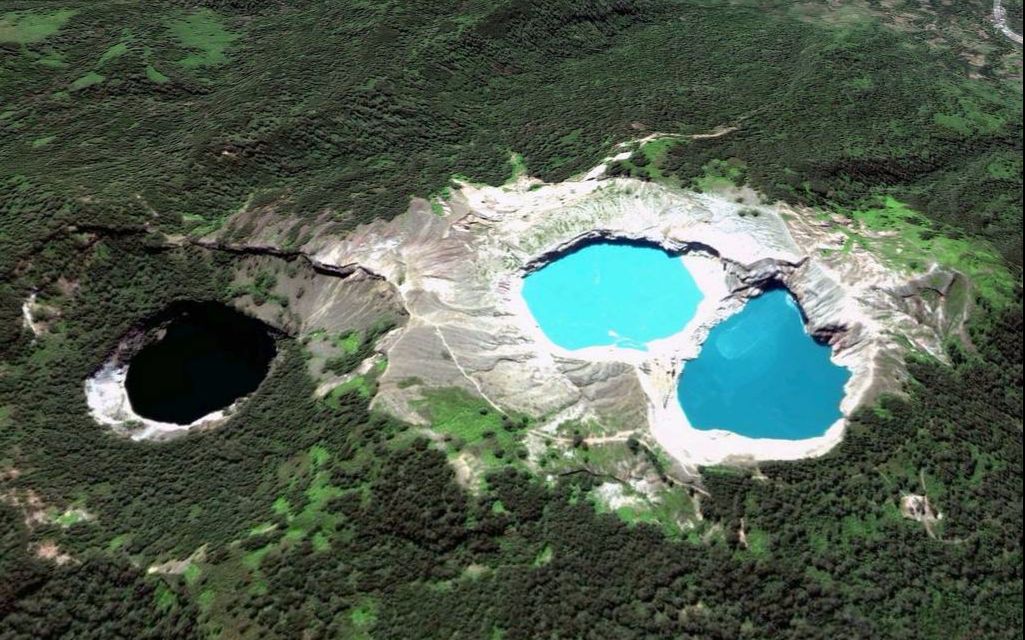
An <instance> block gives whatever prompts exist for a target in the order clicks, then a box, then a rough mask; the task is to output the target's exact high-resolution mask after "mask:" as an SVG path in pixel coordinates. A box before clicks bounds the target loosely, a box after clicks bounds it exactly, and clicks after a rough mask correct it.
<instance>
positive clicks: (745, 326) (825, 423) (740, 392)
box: [677, 289, 851, 440]
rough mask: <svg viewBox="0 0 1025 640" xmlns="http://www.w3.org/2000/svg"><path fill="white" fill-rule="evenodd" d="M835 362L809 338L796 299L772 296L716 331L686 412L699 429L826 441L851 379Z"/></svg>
mask: <svg viewBox="0 0 1025 640" xmlns="http://www.w3.org/2000/svg"><path fill="white" fill-rule="evenodd" d="M829 355H830V348H829V347H828V346H827V345H824V344H822V343H820V342H817V341H816V340H815V339H814V338H812V337H811V336H810V335H809V334H808V333H807V332H806V331H805V328H804V320H803V317H802V315H801V311H800V309H799V307H798V306H797V302H796V301H795V300H794V299H793V297H792V296H791V295H790V294H789V293H788V292H787V291H785V290H781V289H775V290H771V291H769V292H767V293H765V294H762V295H761V296H759V297H757V298H754V299H752V300H750V301H749V302H748V303H747V304H746V305H745V306H744V308H743V309H742V310H741V311H740V312H739V313H737V314H735V315H733V316H731V317H729V318H727V319H726V320H724V321H723V322H721V323H720V324H718V325H716V326H715V327H713V328H712V330H711V331H710V332H709V334H708V338H707V339H706V340H705V343H704V344H703V345H702V347H701V352H700V353H699V354H698V357H697V358H695V359H694V360H691V361H690V362H688V363H687V364H686V365H685V366H684V369H683V375H682V376H681V377H680V382H679V387H678V391H677V394H678V397H679V400H680V405H681V406H682V407H683V411H684V413H685V414H686V415H687V419H688V420H689V421H690V423H691V424H692V425H693V426H694V428H696V429H702V430H707V429H726V430H728V431H732V432H734V433H738V434H740V435H743V436H747V437H749V438H778V439H783V440H801V439H804V438H812V437H815V436H820V435H822V434H823V433H825V432H826V430H827V429H828V428H829V426H830V425H831V424H832V423H833V422H835V421H836V420H837V419H838V418H839V417H840V416H841V413H840V401H841V400H842V399H843V393H844V391H843V388H844V384H846V382H847V379H848V378H850V375H851V374H850V371H848V370H847V369H845V368H844V367H840V366H837V365H835V364H833V362H832V361H831V360H830V359H829Z"/></svg>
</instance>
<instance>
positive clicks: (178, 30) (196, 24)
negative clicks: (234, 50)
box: [169, 9, 239, 69]
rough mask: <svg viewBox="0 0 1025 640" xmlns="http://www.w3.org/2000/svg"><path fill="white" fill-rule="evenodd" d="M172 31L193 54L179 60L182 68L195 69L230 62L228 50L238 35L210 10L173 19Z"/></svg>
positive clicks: (202, 10)
mask: <svg viewBox="0 0 1025 640" xmlns="http://www.w3.org/2000/svg"><path fill="white" fill-rule="evenodd" d="M169 27H170V29H171V32H172V33H173V34H174V36H175V37H176V38H177V39H178V41H179V42H181V43H182V45H184V46H185V47H187V48H189V49H193V50H194V53H191V54H189V55H188V56H186V57H185V58H182V59H181V60H179V61H178V63H179V64H181V65H182V66H183V67H187V68H190V69H195V68H198V67H209V66H214V65H219V64H222V63H224V62H226V61H227V59H228V58H227V56H226V55H225V53H224V52H225V51H226V50H227V49H228V47H229V46H231V44H232V43H233V42H235V40H237V39H238V38H239V34H237V33H232V32H231V31H228V30H227V29H225V28H224V24H223V23H222V22H221V17H220V16H219V15H218V14H217V13H215V12H214V11H212V10H210V9H200V10H199V11H196V12H195V13H192V14H190V15H188V16H186V17H185V18H181V19H177V20H173V21H171V23H170V25H169Z"/></svg>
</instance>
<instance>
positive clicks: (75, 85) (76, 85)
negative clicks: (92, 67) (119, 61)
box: [70, 71, 106, 91]
mask: <svg viewBox="0 0 1025 640" xmlns="http://www.w3.org/2000/svg"><path fill="white" fill-rule="evenodd" d="M105 79H106V78H105V77H104V76H102V75H100V74H98V73H96V72H95V71H90V72H89V73H87V74H85V75H84V76H82V77H81V78H79V79H78V80H75V81H74V82H72V83H71V86H70V89H71V90H72V91H80V90H82V89H85V88H86V87H91V86H93V85H94V84H99V83H101V82H103V81H104V80H105Z"/></svg>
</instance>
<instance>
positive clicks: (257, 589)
mask: <svg viewBox="0 0 1025 640" xmlns="http://www.w3.org/2000/svg"><path fill="white" fill-rule="evenodd" d="M934 4H935V6H932V4H927V5H920V4H919V3H917V2H915V3H912V2H900V1H899V0H898V1H896V2H886V3H883V2H877V1H875V0H868V1H866V2H852V3H843V4H842V6H838V7H832V8H830V9H825V8H819V7H815V6H811V5H802V4H796V3H788V2H783V1H781V0H763V1H755V0H737V1H735V2H713V1H710V0H683V1H679V2H671V1H669V0H664V1H663V0H639V1H636V2H631V1H628V0H616V1H599V0H591V1H585V2H559V1H554V0H553V1H520V2H514V1H501V2H485V1H476V0H470V1H467V2H459V3H446V2H432V3H400V2H396V3H389V2H357V1H353V2H316V1H314V0H299V1H296V2H278V1H273V0H249V1H246V0H206V1H188V0H180V1H173V2H172V1H166V2H153V3H146V4H144V5H143V4H133V3H118V2H102V1H101V2H71V1H69V2H40V1H16V0H15V1H12V0H0V95H2V96H3V99H2V102H0V151H2V153H0V180H2V181H3V187H2V188H0V274H2V275H0V495H2V496H3V500H2V504H0V639H3V640H6V639H7V638H11V639H15V638H18V639H21V638H50V637H66V638H192V637H197V638H198V637H204V638H206V637H223V638H235V637H245V638H268V637H280V638H293V637H298V636H300V635H301V636H302V637H306V638H311V639H313V638H435V637H436V638H456V637H458V638H504V639H506V640H512V639H527V638H540V637H547V638H585V637H588V638H662V637H664V638H681V637H686V638H691V637H693V638H723V639H735V638H752V639H754V638H829V639H830V640H835V639H841V638H852V639H853V638H1017V637H1020V636H1021V633H1022V628H1023V621H1022V603H1023V598H1022V550H1021V541H1022V360H1021V354H1022V306H1021V285H1020V283H1021V271H1020V269H1021V239H1022V208H1021V203H1022V159H1021V158H1022V111H1021V105H1022V102H1021V100H1022V98H1021V95H1022V94H1021V76H1020V74H1021V66H1020V64H1021V63H1020V61H1021V48H1020V47H1018V48H1017V49H1015V48H1014V45H1012V44H1011V43H1009V42H1008V41H1006V40H1005V39H1002V38H1000V37H999V34H995V35H993V37H992V38H989V39H986V40H985V41H984V42H981V43H980V42H979V38H980V37H981V36H979V35H978V32H979V31H980V30H985V29H989V28H990V27H989V23H988V22H987V20H988V15H989V11H990V10H991V3H989V2H985V1H982V0H979V1H977V2H976V1H972V2H963V3H956V4H955V5H954V6H943V5H941V4H940V3H934ZM923 7H925V8H923ZM898 18H899V19H898ZM937 24H939V25H943V29H941V30H939V31H940V35H935V31H936V29H935V26H936V25H937ZM926 34H933V35H926ZM980 52H981V53H980ZM980 55H981V58H980V57H979V56H980ZM1015 60H1017V66H1015V62H1014V61H1015ZM718 127H736V129H735V130H733V131H731V132H730V133H728V134H726V135H722V136H719V137H715V138H704V139H698V140H693V141H691V142H688V143H684V144H679V145H676V146H674V147H672V148H671V149H669V151H668V152H667V153H666V154H665V156H664V157H660V158H658V163H659V170H660V172H661V174H664V175H663V177H665V178H667V179H672V180H673V181H675V183H676V184H681V185H684V186H698V187H700V184H701V181H700V178H701V177H702V176H704V175H706V174H707V173H708V172H709V168H710V167H715V166H719V165H718V164H717V163H722V162H729V163H730V166H731V167H734V168H736V169H738V171H737V173H738V175H739V176H741V177H740V179H742V180H744V181H746V183H747V184H749V185H750V186H752V187H754V188H756V189H757V190H759V191H760V192H762V193H764V194H765V195H766V196H767V197H769V198H773V199H777V198H778V199H783V200H787V201H790V202H797V203H803V204H809V205H813V206H817V207H821V208H823V209H826V210H831V211H835V212H837V213H840V214H844V213H849V212H851V211H854V210H857V209H861V208H864V207H866V206H872V205H874V204H875V203H877V202H878V200H879V198H881V197H883V196H893V197H895V198H898V199H899V200H900V201H902V202H908V203H911V204H912V205H914V206H915V207H916V209H917V210H919V211H922V212H923V213H925V214H926V215H927V216H928V217H929V218H930V219H931V220H932V221H933V223H934V224H935V232H936V233H943V234H949V235H953V236H957V237H964V238H968V239H970V240H971V241H973V242H979V243H985V244H987V245H990V246H993V247H995V248H996V250H997V252H998V253H999V254H1000V255H1001V256H1002V257H1003V258H1004V260H1005V261H1006V267H1007V269H1008V270H1009V271H1010V273H1011V274H1012V278H1013V279H1014V280H1015V281H1016V282H1017V283H1018V285H1017V287H1016V288H1015V291H1014V293H1013V295H1012V297H1011V299H1010V300H1008V301H1007V302H1006V304H1004V305H1003V306H997V305H993V304H991V303H989V302H987V301H985V300H982V299H980V300H979V303H978V304H977V305H976V309H975V312H974V315H973V316H972V318H971V321H970V323H969V328H968V330H967V336H966V339H963V340H958V341H954V340H952V341H951V342H950V344H949V345H948V349H949V353H950V356H951V361H952V364H951V365H949V366H948V365H943V364H940V363H938V362H936V361H934V360H930V359H927V358H924V357H922V358H916V359H914V360H913V361H912V362H910V363H909V368H910V372H911V377H910V379H909V380H908V381H907V384H906V388H905V389H904V391H905V392H906V393H905V394H904V395H901V396H898V395H896V394H895V395H892V396H887V397H885V398H883V399H882V400H881V401H880V402H878V403H877V404H876V405H875V406H872V407H865V408H863V409H862V410H860V411H859V412H858V413H857V415H856V416H855V417H854V418H853V419H852V422H851V425H850V427H849V429H848V432H847V434H846V436H845V439H844V441H843V442H842V444H840V445H839V446H838V447H837V448H836V449H835V450H834V451H833V452H831V453H830V454H828V455H826V456H825V457H822V458H820V459H815V460H807V461H802V462H797V463H774V464H768V465H762V466H761V467H760V469H759V470H758V473H755V472H753V471H752V470H750V469H744V468H732V467H723V468H712V469H705V470H703V490H704V491H705V492H707V495H703V496H702V497H701V505H702V511H703V515H704V520H705V522H704V524H703V527H704V528H703V529H702V530H701V531H700V533H701V534H702V535H700V536H697V537H696V539H686V540H679V539H675V538H671V537H667V536H666V535H665V532H664V530H663V529H662V528H659V527H657V526H651V525H647V524H631V523H626V522H623V521H622V520H621V519H620V518H618V517H616V515H615V514H599V513H596V511H595V508H594V506H593V505H592V503H591V502H590V501H589V500H587V499H586V497H585V496H586V494H587V491H588V490H589V489H590V488H591V487H592V486H593V484H594V483H595V482H596V480H595V479H594V478H592V477H590V476H589V475H588V474H567V475H564V476H562V477H561V478H559V479H557V480H555V481H553V482H551V483H546V482H543V481H542V480H541V479H539V478H537V477H535V476H532V475H528V474H524V473H522V472H519V471H516V470H514V469H505V470H502V471H499V472H497V473H496V474H494V475H492V476H490V477H489V478H488V479H487V490H486V491H485V492H483V493H482V494H480V495H472V494H469V493H467V492H465V491H463V490H462V489H461V488H460V487H459V486H458V485H457V484H456V482H455V479H454V474H453V471H452V469H451V466H450V465H449V464H448V462H447V460H446V457H445V455H444V453H442V452H440V451H438V450H437V448H435V447H433V446H431V445H430V443H429V442H428V441H427V440H425V439H424V438H423V437H422V436H420V435H419V434H418V432H417V431H416V430H414V429H412V428H411V427H409V426H408V425H406V424H403V423H401V422H399V421H397V420H394V419H392V418H389V417H387V416H384V415H381V414H378V413H375V412H371V411H370V410H369V407H368V403H367V399H366V398H365V397H363V396H362V395H361V394H360V393H358V392H356V391H353V392H352V393H345V394H341V395H337V396H332V398H331V401H330V402H327V401H322V400H318V399H316V397H315V395H314V393H313V387H314V384H313V382H312V380H310V378H309V376H308V373H307V368H306V366H305V358H306V352H305V351H304V348H303V345H302V344H301V342H300V341H298V340H296V339H295V338H294V337H290V336H287V335H282V336H278V337H277V338H276V339H277V340H278V343H279V344H278V351H279V353H280V354H281V355H280V357H279V360H278V361H277V363H276V364H275V366H274V367H273V368H272V370H271V373H270V377H269V378H268V379H267V380H266V381H265V382H264V384H263V385H262V386H261V387H260V389H259V390H258V391H257V392H256V394H255V395H254V396H253V397H252V398H251V399H250V400H249V401H248V402H246V403H245V404H243V405H242V406H241V408H240V410H239V411H238V412H237V413H236V414H235V415H234V416H233V417H232V418H231V420H230V422H228V423H227V424H225V425H222V427H220V428H218V429H215V430H211V431H207V432H201V433H191V434H189V435H187V436H185V437H182V438H180V439H177V440H174V441H172V442H168V443H163V444H143V443H135V442H131V441H128V440H125V439H121V438H117V437H115V436H113V435H112V434H111V433H110V432H109V431H108V430H107V429H106V428H105V427H102V426H100V425H98V424H96V423H95V422H93V421H92V419H91V418H90V417H89V416H88V414H87V411H86V406H85V398H84V396H83V393H82V383H83V380H84V379H85V378H86V377H87V376H88V375H90V374H91V373H92V372H93V371H95V369H96V368H97V367H98V366H99V365H100V364H101V363H102V362H103V361H104V359H105V358H106V357H107V356H108V355H109V353H110V352H111V350H112V349H113V348H114V347H115V345H116V344H117V343H118V341H119V340H120V338H121V337H122V336H123V335H124V334H125V333H126V332H127V331H128V330H129V329H130V328H132V327H133V326H136V325H138V324H139V323H141V322H143V321H145V320H146V319H147V318H150V317H152V316H153V315H154V314H156V313H158V312H160V311H161V310H162V309H164V308H166V307H167V305H169V304H171V303H172V302H175V301H180V300H221V301H227V300H229V299H230V298H231V297H232V296H233V290H232V286H231V281H232V274H233V271H234V269H235V268H236V264H237V261H238V260H239V256H238V255H234V254H230V253H224V252H216V251H208V250H205V249H201V248H198V247H194V246H190V244H189V243H188V242H187V241H176V242H168V241H167V240H168V238H171V239H175V240H180V239H182V238H184V239H185V240H187V238H188V237H189V236H197V235H201V234H204V233H207V232H210V231H213V230H216V229H218V228H219V227H220V226H222V225H223V224H224V223H225V221H226V220H227V218H228V217H229V216H230V215H231V214H232V213H234V212H236V211H239V210H240V209H244V208H254V207H265V208H266V209H267V210H268V211H270V212H272V213H273V215H274V216H277V217H278V218H280V219H284V220H295V221H296V224H297V228H298V223H299V222H301V221H303V220H309V219H312V218H316V219H319V220H327V221H332V222H334V223H335V224H334V227H333V229H334V230H335V231H336V232H338V233H344V232H345V231H347V230H349V229H352V228H353V227H355V226H356V225H357V224H359V223H362V222H367V221H369V220H372V219H375V218H381V217H392V216H395V215H398V214H399V213H401V212H402V211H403V210H404V209H405V207H406V206H407V204H408V201H409V198H410V197H411V196H416V195H419V196H428V195H431V194H435V193H439V192H440V191H441V190H443V189H444V188H445V186H446V185H447V184H448V183H449V181H450V180H451V179H452V177H453V176H455V175H462V176H466V177H467V178H469V179H472V180H478V181H484V182H490V183H501V182H503V181H504V180H506V179H507V178H508V177H509V175H510V173H511V172H512V171H513V167H512V166H511V163H510V157H512V154H519V156H520V157H522V159H523V162H525V164H526V167H527V170H528V171H529V172H530V173H531V174H532V175H537V176H539V177H541V178H543V179H546V180H559V179H564V178H567V177H570V176H572V175H575V174H577V173H579V172H581V171H583V170H586V169H587V168H589V167H591V166H593V165H594V164H595V163H596V162H597V161H598V160H599V159H600V158H602V157H603V156H605V155H608V153H609V151H610V150H611V149H612V147H613V145H615V144H616V143H618V142H622V141H626V140H630V139H635V138H638V137H641V136H644V135H646V134H647V133H650V132H654V131H658V132H665V133H671V134H693V133H701V132H708V131H713V130H715V129H716V128H718ZM626 170H627V171H631V170H632V169H630V168H629V167H628V168H627V169H626ZM646 175H649V176H650V173H649V174H646ZM30 292H36V293H37V295H38V296H39V299H40V300H42V301H44V302H45V303H46V304H47V305H49V306H50V307H52V309H54V311H53V315H54V317H53V318H52V322H51V323H50V328H49V331H48V332H47V333H46V334H44V335H41V336H39V337H33V336H32V334H31V333H30V332H28V331H27V330H25V329H24V328H23V326H22V315H21V313H22V312H21V305H22V301H23V300H24V299H25V298H26V296H27V295H28V294H29V293H30ZM364 346H365V345H364ZM361 348H362V347H361ZM367 348H369V347H367ZM361 354H362V352H361ZM355 364H356V358H355V357H353V358H349V359H346V360H339V361H337V362H334V363H333V364H332V366H333V367H334V368H336V369H338V370H339V371H341V370H345V369H348V368H351V367H353V366H354V365H355ZM894 391H897V390H894ZM680 490H681V491H684V490H685V489H684V488H681V489H680ZM906 493H927V494H928V495H929V498H930V501H931V502H932V503H933V505H934V506H935V507H936V508H937V509H938V510H939V511H941V512H942V514H943V519H942V520H940V521H937V522H935V523H933V524H932V526H930V527H924V526H923V525H922V524H921V523H919V522H916V521H913V520H910V519H907V518H904V517H902V516H901V514H900V511H899V506H900V497H901V496H902V495H903V494H906ZM38 505H42V506H41V507H39V509H42V510H43V511H45V512H47V514H48V515H47V516H46V517H32V514H34V513H36V512H37V511H38V510H39V509H37V506H38ZM76 508H81V509H82V510H84V511H86V512H88V514H89V517H88V518H85V517H75V515H74V514H75V513H76V511H74V509H76ZM740 531H744V532H745V535H744V539H743V540H742V539H741V536H740V534H739V532H740ZM65 558H66V559H65ZM184 558H191V560H192V561H191V562H189V563H187V565H186V566H185V568H184V569H183V570H182V571H180V572H173V571H171V572H163V573H158V574H150V573H148V572H147V567H149V566H151V565H153V564H155V563H161V562H166V561H168V560H171V559H184ZM300 630H302V633H301V634H300Z"/></svg>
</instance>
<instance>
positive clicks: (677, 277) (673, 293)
mask: <svg viewBox="0 0 1025 640" xmlns="http://www.w3.org/2000/svg"><path fill="white" fill-rule="evenodd" d="M523 298H524V299H525V300H526V302H527V307H528V308H529V309H530V312H531V313H532V314H533V315H534V319H535V320H537V323H538V325H540V327H541V330H542V331H544V333H545V335H546V336H548V339H549V340H551V341H552V342H554V343H555V344H557V345H558V346H560V347H563V348H564V349H582V348H584V347H594V346H608V345H616V346H618V347H625V348H629V349H640V350H645V344H646V343H648V342H650V341H652V340H657V339H659V338H666V337H669V336H671V335H673V334H675V333H679V332H680V331H681V330H682V329H683V328H684V327H685V326H686V325H687V323H688V322H689V321H690V320H691V318H693V317H694V314H695V312H696V311H697V308H698V303H699V302H701V298H702V295H701V291H700V290H699V289H698V286H697V284H696V283H695V282H694V278H693V277H692V276H691V274H690V272H689V271H688V270H687V268H686V267H685V266H684V264H683V261H682V260H681V259H680V257H679V256H674V255H672V254H669V253H667V252H665V251H663V250H662V249H660V248H657V247H655V246H652V245H647V244H640V243H633V242H598V243H592V244H587V245H584V246H581V247H579V248H577V249H575V250H573V251H571V252H568V253H566V254H565V255H563V256H561V257H559V258H558V259H557V260H555V261H553V262H551V263H550V264H548V265H545V266H544V267H542V268H541V269H539V270H537V271H535V272H533V273H530V274H529V275H527V277H526V278H524V281H523Z"/></svg>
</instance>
